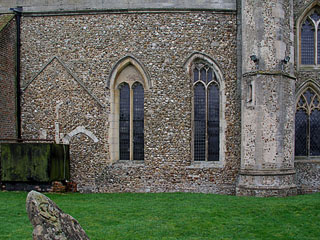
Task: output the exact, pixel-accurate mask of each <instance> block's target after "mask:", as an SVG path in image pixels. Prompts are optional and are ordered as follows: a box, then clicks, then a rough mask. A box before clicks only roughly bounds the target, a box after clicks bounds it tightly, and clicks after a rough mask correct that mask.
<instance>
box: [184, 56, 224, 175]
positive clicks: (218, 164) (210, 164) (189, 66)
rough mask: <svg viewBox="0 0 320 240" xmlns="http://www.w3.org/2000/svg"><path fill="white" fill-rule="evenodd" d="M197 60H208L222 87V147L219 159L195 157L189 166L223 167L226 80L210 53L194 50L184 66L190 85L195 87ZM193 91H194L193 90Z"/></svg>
mask: <svg viewBox="0 0 320 240" xmlns="http://www.w3.org/2000/svg"><path fill="white" fill-rule="evenodd" d="M197 60H202V61H205V62H208V63H209V65H210V66H211V67H212V70H213V71H214V72H215V74H216V77H217V81H218V83H219V87H220V89H219V90H220V114H219V118H220V120H219V121H220V130H219V132H220V134H219V136H220V147H219V161H212V162H211V161H210V162H208V161H194V160H193V157H192V160H191V165H190V166H188V168H191V169H193V168H208V167H209V168H210V167H216V168H223V167H224V165H225V146H226V144H225V142H226V138H225V131H226V120H225V106H226V95H225V81H224V78H223V74H222V71H221V70H220V69H221V68H220V67H219V66H218V64H217V63H216V61H215V60H213V59H212V58H211V57H209V56H208V55H206V54H204V53H201V52H194V53H193V54H191V56H190V57H189V58H188V59H187V61H186V62H185V63H184V68H185V69H186V72H187V74H188V77H189V79H190V80H189V81H190V86H192V87H193V77H192V75H193V63H194V62H195V61H197ZM192 92H193V91H192ZM191 102H192V109H193V95H192V100H191ZM193 114H194V113H193V111H192V116H191V124H192V126H191V127H192V133H193ZM193 142H194V138H193V134H192V141H191V154H192V156H193Z"/></svg>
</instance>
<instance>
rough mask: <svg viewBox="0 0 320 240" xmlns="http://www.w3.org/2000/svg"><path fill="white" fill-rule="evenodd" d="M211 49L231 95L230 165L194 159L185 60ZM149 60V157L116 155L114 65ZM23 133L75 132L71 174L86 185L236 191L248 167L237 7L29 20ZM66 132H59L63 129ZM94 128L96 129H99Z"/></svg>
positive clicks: (57, 136)
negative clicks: (114, 158)
mask: <svg viewBox="0 0 320 240" xmlns="http://www.w3.org/2000/svg"><path fill="white" fill-rule="evenodd" d="M194 52H201V53H204V54H206V55H208V56H210V57H211V58H213V59H214V60H215V61H216V63H217V64H218V65H219V66H220V68H221V71H222V74H223V77H224V81H225V86H226V87H225V92H226V109H225V118H226V121H225V122H226V128H225V129H226V130H225V136H226V142H225V149H226V151H225V165H224V166H223V167H212V166H210V164H204V165H194V164H193V162H192V156H191V139H192V135H191V134H192V132H191V127H192V123H191V112H192V100H191V99H192V83H191V81H190V77H189V75H188V74H187V73H186V69H185V68H184V67H183V65H184V63H185V61H186V60H187V59H188V57H189V56H191V54H193V53H194ZM127 55H130V56H134V57H135V58H136V59H137V60H139V61H140V62H141V63H142V64H143V65H144V67H145V69H146V71H147V73H148V75H149V76H150V78H151V82H152V83H153V87H152V88H151V89H150V90H148V91H146V92H145V110H144V112H145V160H144V162H143V163H133V162H114V163H113V162H111V160H110V152H109V151H110V146H109V142H108V133H109V126H110V125H109V122H108V119H109V114H110V100H109V97H110V89H107V88H106V82H107V79H108V77H109V75H110V72H111V70H112V67H113V66H114V65H115V64H116V63H117V62H118V61H119V60H120V59H121V58H123V57H124V56H127ZM22 82H23V83H22V85H23V89H24V91H23V94H22V129H23V130H22V134H23V138H39V137H43V138H47V139H56V140H58V141H63V139H65V138H64V137H65V136H66V134H68V133H70V132H72V131H73V130H74V129H79V127H81V129H86V130H88V131H90V133H91V134H93V135H94V136H95V137H96V138H97V140H98V141H96V142H95V141H94V140H93V139H94V138H92V137H89V135H88V134H85V133H84V131H79V134H76V135H74V136H73V137H72V138H70V155H71V156H70V161H71V180H72V181H75V182H77V183H78V188H79V190H80V191H81V192H86V191H95V192H116V191H130V192H148V191H151V192H163V191H168V192H169V191H192V192H215V193H224V194H234V193H235V182H236V177H237V173H238V169H239V167H240V138H241V133H240V101H239V98H238V96H239V92H238V89H237V81H236V14H235V12H229V13H219V12H212V11H205V12H201V13H200V12H185V13H141V12H140V13H132V14H125V13H122V14H98V15H69V16H42V17H28V16H27V15H26V16H24V17H23V18H22ZM57 130H58V133H57ZM93 135H91V136H93Z"/></svg>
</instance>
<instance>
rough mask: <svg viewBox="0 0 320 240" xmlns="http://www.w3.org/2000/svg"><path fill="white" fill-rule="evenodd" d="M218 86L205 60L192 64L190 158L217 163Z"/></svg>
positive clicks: (218, 127)
mask: <svg viewBox="0 0 320 240" xmlns="http://www.w3.org/2000/svg"><path fill="white" fill-rule="evenodd" d="M219 129H220V86H219V82H218V81H217V77H216V74H215V72H214V71H213V69H212V67H211V66H210V64H209V63H208V62H206V61H196V62H195V63H194V64H193V158H194V161H219V149H220V134H219V132H220V130H219Z"/></svg>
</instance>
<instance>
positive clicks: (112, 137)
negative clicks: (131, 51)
mask: <svg viewBox="0 0 320 240" xmlns="http://www.w3.org/2000/svg"><path fill="white" fill-rule="evenodd" d="M129 65H132V66H133V67H135V69H136V70H137V71H138V72H139V74H140V75H141V77H142V81H141V84H142V85H143V88H144V91H147V90H148V89H150V87H151V86H152V83H151V81H150V78H149V75H148V74H147V72H146V71H145V68H144V66H143V65H142V64H141V63H140V61H139V60H137V59H136V58H135V57H133V56H131V55H127V56H125V57H123V58H121V59H120V60H119V61H118V62H117V63H116V64H115V65H114V66H113V68H112V70H111V73H110V77H109V79H108V80H107V86H106V87H107V88H108V89H109V90H110V115H109V123H110V126H109V146H110V148H109V152H110V160H111V162H113V163H114V162H118V163H122V164H130V165H131V164H141V163H142V162H143V161H138V160H137V161H134V160H130V161H128V160H119V91H118V86H119V84H120V83H121V82H123V81H118V76H119V74H120V73H121V72H122V70H124V69H125V68H126V67H127V66H129ZM132 84H133V82H130V83H129V85H130V89H131V86H132ZM130 91H132V89H131V90H130Z"/></svg>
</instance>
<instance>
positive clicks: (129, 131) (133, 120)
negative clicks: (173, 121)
mask: <svg viewBox="0 0 320 240" xmlns="http://www.w3.org/2000/svg"><path fill="white" fill-rule="evenodd" d="M128 59H129V60H131V59H130V58H128ZM128 59H126V60H127V61H128V63H127V64H126V65H125V64H123V65H125V66H124V67H122V68H120V70H119V71H118V72H115V76H116V77H115V79H114V83H113V84H112V86H113V87H112V97H111V99H112V102H111V119H110V134H109V141H110V152H111V159H112V160H114V161H117V160H144V86H145V81H144V78H143V76H142V74H141V73H140V71H139V69H138V68H137V67H136V66H134V65H133V64H131V62H130V61H129V60H128ZM131 61H133V60H131ZM123 65H122V66H123Z"/></svg>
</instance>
